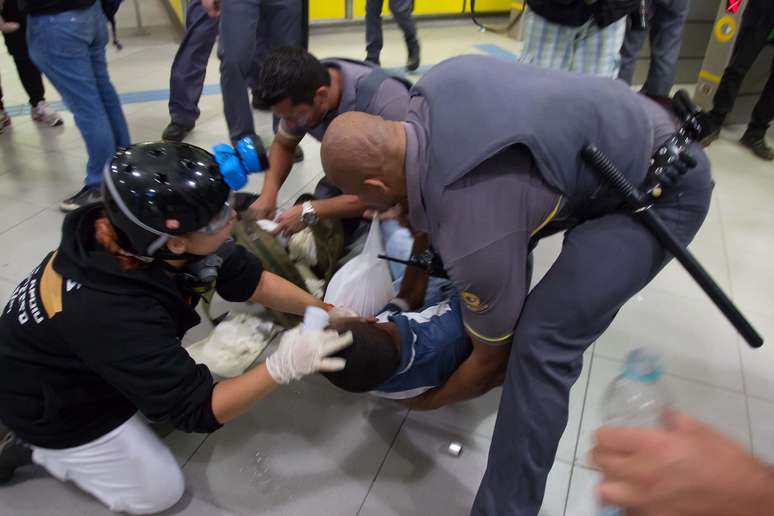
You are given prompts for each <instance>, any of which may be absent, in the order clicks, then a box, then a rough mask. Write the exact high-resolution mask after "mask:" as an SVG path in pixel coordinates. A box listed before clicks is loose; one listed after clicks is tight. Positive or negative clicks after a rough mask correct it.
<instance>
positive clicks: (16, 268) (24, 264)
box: [0, 176, 64, 283]
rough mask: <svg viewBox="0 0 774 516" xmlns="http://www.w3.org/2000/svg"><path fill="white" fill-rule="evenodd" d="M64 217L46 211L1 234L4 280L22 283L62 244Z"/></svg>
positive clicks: (0, 269) (0, 271)
mask: <svg viewBox="0 0 774 516" xmlns="http://www.w3.org/2000/svg"><path fill="white" fill-rule="evenodd" d="M0 179H2V176H0ZM63 218H64V217H63V215H62V214H61V213H58V212H56V211H53V210H43V211H42V212H40V213H38V214H37V215H35V216H33V217H32V218H30V219H27V220H25V221H24V222H22V223H21V224H19V225H17V226H15V227H14V228H13V229H10V230H8V231H6V232H5V233H2V234H0V249H2V250H3V251H2V252H0V277H2V278H3V279H5V280H8V281H10V282H12V283H18V282H19V281H21V279H22V278H24V277H26V276H27V275H28V274H29V273H31V272H32V270H33V269H34V268H35V267H37V266H38V265H39V264H40V262H41V261H43V258H45V256H46V254H48V253H49V252H51V251H53V250H54V249H56V247H57V246H58V245H59V241H60V240H61V238H62V219H63Z"/></svg>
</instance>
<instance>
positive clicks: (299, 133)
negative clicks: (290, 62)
mask: <svg viewBox="0 0 774 516" xmlns="http://www.w3.org/2000/svg"><path fill="white" fill-rule="evenodd" d="M325 65H326V66H328V67H335V68H338V70H339V72H341V79H342V88H341V99H340V100H339V106H338V108H337V109H336V110H334V111H330V112H329V113H327V114H326V115H325V118H323V120H322V122H320V123H319V124H317V125H316V126H314V127H312V128H310V129H309V130H308V131H307V130H304V129H289V128H288V127H287V123H286V122H285V121H284V120H280V124H279V132H280V134H282V135H283V136H285V137H286V138H290V139H293V140H300V139H301V138H303V137H304V136H305V135H306V134H307V133H309V134H310V135H312V137H314V138H315V139H317V140H320V141H322V139H323V136H324V135H325V131H326V130H327V129H328V126H329V125H330V124H331V122H333V119H334V118H336V117H337V116H338V115H340V114H341V113H346V112H348V111H354V110H355V99H356V96H357V87H358V84H359V83H360V81H361V80H363V78H364V77H366V76H367V75H368V74H370V73H371V71H372V70H373V68H371V67H370V66H368V65H365V64H363V65H360V64H355V63H351V62H348V61H340V60H336V59H333V60H331V61H326V63H325ZM408 102H409V93H408V88H406V85H405V84H403V83H402V82H400V81H399V80H397V79H387V80H385V81H384V82H383V83H382V84H381V85H379V88H378V89H377V90H376V93H375V94H374V96H373V98H372V99H371V102H370V103H369V104H368V107H367V108H366V110H365V112H366V113H369V114H371V115H377V116H380V117H382V118H384V119H385V120H394V121H402V120H405V118H406V110H407V109H408Z"/></svg>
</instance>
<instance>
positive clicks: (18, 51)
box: [0, 0, 45, 109]
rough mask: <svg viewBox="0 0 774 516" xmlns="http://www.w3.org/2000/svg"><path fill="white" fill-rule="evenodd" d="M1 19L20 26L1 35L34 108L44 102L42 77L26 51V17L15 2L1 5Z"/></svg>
mask: <svg viewBox="0 0 774 516" xmlns="http://www.w3.org/2000/svg"><path fill="white" fill-rule="evenodd" d="M2 17H3V18H4V19H5V21H13V22H17V23H19V24H20V25H21V27H20V28H19V30H17V31H16V32H8V33H5V34H3V39H5V46H6V47H7V48H8V53H9V54H11V56H12V57H13V62H14V64H15V65H16V71H17V72H18V73H19V79H20V80H21V83H22V86H24V91H26V92H27V96H28V97H29V101H30V105H31V106H35V105H36V104H37V103H38V102H40V101H41V100H44V99H43V97H44V95H45V90H44V89H43V77H42V75H41V73H40V70H38V68H37V66H35V64H34V63H33V62H32V59H30V53H29V50H28V49H27V38H26V36H25V34H26V32H27V17H26V16H24V15H23V14H21V13H20V12H19V8H18V6H17V3H16V0H11V1H7V2H5V4H4V5H3V11H2ZM0 109H3V90H2V88H0Z"/></svg>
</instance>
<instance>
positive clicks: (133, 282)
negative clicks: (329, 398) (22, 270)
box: [0, 143, 348, 514]
mask: <svg viewBox="0 0 774 516" xmlns="http://www.w3.org/2000/svg"><path fill="white" fill-rule="evenodd" d="M103 194H104V199H105V201H104V204H103V203H98V204H93V205H89V206H87V207H84V208H82V209H80V210H78V211H76V212H74V213H73V214H71V215H69V216H68V217H67V218H66V219H65V222H64V226H63V229H62V242H61V244H60V245H59V248H58V249H57V250H56V251H54V252H52V253H50V254H48V255H47V256H46V257H45V258H44V259H43V261H42V262H41V263H40V265H39V266H38V267H36V268H35V269H34V270H33V271H32V273H31V274H30V275H29V276H28V277H27V278H26V279H24V280H23V281H22V282H21V283H20V284H19V286H18V287H17V288H16V290H15V291H14V293H13V295H12V297H11V300H10V301H9V303H8V305H7V307H6V308H5V310H4V311H3V313H2V317H0V420H2V421H3V423H4V424H5V425H7V426H8V427H9V428H10V429H11V430H13V432H15V434H16V438H17V439H18V440H17V441H12V440H11V439H9V438H6V439H2V440H0V441H2V442H0V444H2V446H0V449H2V452H3V453H2V455H3V459H4V460H0V464H2V465H3V467H4V468H5V471H4V476H5V477H6V478H7V477H8V476H9V471H10V470H11V469H12V467H13V466H17V465H19V464H22V463H24V462H25V461H28V460H29V459H30V454H31V459H32V461H34V462H35V463H37V464H39V465H41V466H43V467H45V468H46V469H47V470H48V471H49V472H50V473H51V474H52V475H53V476H54V477H56V478H58V479H61V480H65V479H67V480H71V481H73V482H74V483H76V484H77V485H78V486H79V487H80V488H81V489H83V490H85V491H87V492H89V493H91V494H92V495H94V496H95V497H96V498H98V499H99V500H100V501H101V502H103V503H104V504H105V505H107V506H108V507H109V508H110V509H111V510H113V511H118V512H128V513H131V514H148V513H155V512H159V511H162V510H164V509H166V508H167V507H170V506H171V505H173V504H174V503H175V502H177V500H178V499H179V498H180V496H181V495H182V493H183V488H184V485H183V476H182V473H181V471H180V467H179V466H178V465H177V463H176V461H175V459H174V458H173V457H172V454H171V453H170V451H169V450H168V449H167V448H166V447H165V446H164V445H163V444H162V443H161V441H160V440H159V439H158V438H157V437H156V436H155V434H154V433H153V432H152V431H151V430H150V429H149V428H148V426H147V424H146V422H145V419H144V417H147V418H149V419H150V420H153V421H168V422H170V423H171V424H172V425H174V426H175V427H176V428H178V429H180V430H183V431H186V432H213V431H215V430H217V429H218V428H220V427H221V426H222V425H223V424H224V423H226V422H228V421H230V420H232V419H234V418H235V417H237V416H239V415H240V414H242V413H243V412H245V411H246V410H248V409H249V408H250V406H251V405H252V404H253V403H254V402H255V401H257V400H259V399H261V398H263V397H265V396H266V395H268V394H269V393H270V392H272V391H273V390H274V389H275V388H276V387H277V385H279V384H285V383H288V382H290V381H291V380H295V379H298V378H301V377H302V376H305V375H307V374H311V373H314V372H316V371H320V370H326V371H327V370H338V369H341V368H343V367H344V364H343V363H342V361H341V360H334V361H332V362H331V360H330V359H327V358H326V356H327V355H329V354H330V353H333V352H335V350H336V349H341V348H343V347H345V346H346V345H348V340H347V338H346V336H345V338H339V337H338V336H337V334H336V333H335V332H324V331H322V332H311V333H304V334H303V335H302V334H301V333H299V332H298V331H291V332H289V333H287V334H286V335H285V336H284V337H283V338H282V341H281V343H280V346H279V348H278V350H277V351H276V352H275V353H274V354H272V355H271V356H270V357H269V358H268V359H267V360H266V362H264V363H263V364H260V365H258V366H257V367H255V368H254V369H251V370H250V371H248V372H246V373H244V374H243V375H241V376H238V377H235V378H232V379H228V380H224V381H221V382H219V383H217V384H216V383H214V382H213V378H212V375H211V374H210V372H209V370H208V369H207V367H205V366H203V365H197V364H196V363H194V361H193V360H192V359H191V358H190V357H189V356H188V354H187V352H186V351H185V350H184V349H183V347H182V346H181V343H180V339H181V338H182V337H183V335H184V334H185V333H186V331H187V330H188V329H190V328H191V327H193V326H195V325H196V324H198V323H199V317H198V315H197V314H196V312H195V311H194V307H195V306H196V303H197V301H198V299H199V292H200V291H201V289H202V288H206V287H207V286H208V285H207V284H208V282H210V281H212V280H213V277H214V275H216V276H217V279H216V280H215V287H216V289H217V291H218V292H219V294H220V295H221V296H222V297H223V298H224V299H227V300H231V301H246V300H248V299H249V300H252V301H255V302H258V303H262V304H265V305H266V306H268V307H271V308H273V309H276V310H280V311H284V312H290V313H295V314H301V313H302V312H303V311H304V309H305V308H306V307H307V306H321V302H320V301H319V300H317V299H315V298H314V297H312V296H311V295H309V294H307V293H306V292H304V291H302V290H301V289H299V288H297V287H295V286H294V285H292V284H290V283H289V282H287V281H285V280H283V279H281V278H279V277H278V276H275V275H273V274H271V273H268V272H263V268H262V266H261V263H260V262H259V261H258V260H257V259H256V258H255V257H253V256H252V255H250V254H248V253H246V252H245V250H244V249H242V248H241V247H238V246H235V245H233V244H230V242H229V237H230V232H231V226H232V223H233V221H234V218H235V212H234V210H233V209H232V208H231V205H230V203H231V201H230V198H231V196H230V192H229V188H228V186H227V185H226V183H225V182H224V179H223V177H222V176H221V174H220V172H219V170H218V166H217V164H216V163H215V160H214V159H213V157H212V156H211V155H210V154H209V153H207V152H205V151H204V150H201V149H199V148H196V147H193V146H190V145H187V144H180V143H147V144H140V145H135V146H132V147H129V148H128V149H125V150H122V151H119V152H118V153H116V154H115V155H114V156H113V158H112V161H111V162H110V163H109V166H108V167H107V168H106V171H105V174H104V187H103ZM331 313H332V317H333V318H335V317H337V313H338V311H334V312H331ZM140 414H142V415H140ZM143 416H144V417H143ZM9 443H10V444H9ZM25 450H26V452H25ZM8 457H12V458H13V459H14V460H15V461H16V463H15V464H11V465H9V464H8V460H5V459H7V458H8Z"/></svg>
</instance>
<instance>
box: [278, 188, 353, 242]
mask: <svg viewBox="0 0 774 516" xmlns="http://www.w3.org/2000/svg"><path fill="white" fill-rule="evenodd" d="M311 205H312V208H314V211H315V212H316V213H317V216H318V217H319V218H320V219H346V218H352V217H360V216H362V215H363V212H364V211H365V210H366V205H365V204H363V203H362V202H361V201H360V199H358V198H357V196H356V195H337V196H336V197H331V198H330V199H317V200H314V201H311ZM303 210H304V205H303V204H296V205H295V206H293V207H292V208H289V209H287V210H285V211H283V212H282V214H281V215H280V216H279V217H277V224H279V226H278V227H277V229H275V230H274V234H277V233H282V234H283V235H286V236H289V235H292V234H294V233H298V232H299V231H301V230H302V229H304V228H305V227H306V224H304V221H303V219H302V218H301V217H302V214H303Z"/></svg>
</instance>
